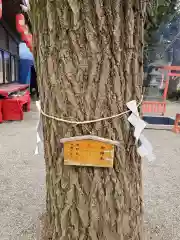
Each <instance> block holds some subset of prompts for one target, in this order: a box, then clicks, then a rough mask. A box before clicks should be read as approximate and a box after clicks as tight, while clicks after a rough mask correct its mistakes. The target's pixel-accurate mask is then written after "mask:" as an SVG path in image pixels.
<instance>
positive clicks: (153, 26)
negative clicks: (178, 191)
mask: <svg viewBox="0 0 180 240" xmlns="http://www.w3.org/2000/svg"><path fill="white" fill-rule="evenodd" d="M177 1H178V0H154V1H153V4H149V5H148V8H147V19H146V24H145V42H146V43H147V44H148V43H150V42H151V43H152V41H153V37H152V34H153V32H155V31H157V30H158V28H159V27H160V25H161V24H162V23H166V22H168V21H169V20H170V19H171V17H172V16H174V14H175V12H176V10H175V7H176V4H177Z"/></svg>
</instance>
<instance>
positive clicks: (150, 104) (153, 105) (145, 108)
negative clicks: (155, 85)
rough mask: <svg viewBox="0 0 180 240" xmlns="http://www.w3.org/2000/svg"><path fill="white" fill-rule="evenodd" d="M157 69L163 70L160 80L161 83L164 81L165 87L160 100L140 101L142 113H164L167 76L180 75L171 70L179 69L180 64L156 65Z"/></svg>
mask: <svg viewBox="0 0 180 240" xmlns="http://www.w3.org/2000/svg"><path fill="white" fill-rule="evenodd" d="M158 68H159V69H161V70H163V72H164V73H162V82H161V84H162V85H163V84H164V82H165V88H164V92H163V95H162V101H153V100H151V101H146V100H145V101H143V103H142V114H143V115H144V114H149V113H153V114H160V115H164V114H165V112H166V98H167V93H168V87H169V78H170V77H180V73H177V72H172V71H180V66H161V67H158ZM165 72H166V73H167V79H164V76H165V75H166V74H165Z"/></svg>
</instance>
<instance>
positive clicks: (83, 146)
mask: <svg viewBox="0 0 180 240" xmlns="http://www.w3.org/2000/svg"><path fill="white" fill-rule="evenodd" d="M60 142H61V143H63V144H64V165H75V166H91V167H113V161H114V145H117V146H119V142H117V141H112V140H109V139H105V138H100V137H97V136H91V135H86V136H77V137H71V138H63V139H61V140H60Z"/></svg>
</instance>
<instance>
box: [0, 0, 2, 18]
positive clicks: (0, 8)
mask: <svg viewBox="0 0 180 240" xmlns="http://www.w3.org/2000/svg"><path fill="white" fill-rule="evenodd" d="M1 18H2V0H0V19H1Z"/></svg>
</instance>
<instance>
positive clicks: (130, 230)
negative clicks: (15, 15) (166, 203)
mask: <svg viewBox="0 0 180 240" xmlns="http://www.w3.org/2000/svg"><path fill="white" fill-rule="evenodd" d="M146 2H147V1H142V0H134V1H132V0H114V1H109V0H83V1H80V0H61V1H60V0H51V1H50V0H31V1H30V4H31V13H30V15H31V23H32V30H33V35H34V56H35V60H36V69H37V76H38V83H39V90H40V99H41V107H42V109H43V111H44V112H46V113H48V114H49V115H52V116H58V117H59V118H65V119H74V120H79V121H83V120H89V119H92V118H93V119H97V118H100V117H107V116H111V115H113V114H116V113H119V112H122V111H124V110H126V103H127V102H128V101H130V100H132V99H136V100H139V99H140V98H141V86H142V78H143V41H144V40H143V39H144V20H145V11H146ZM127 117H128V116H126V115H124V116H123V117H122V118H118V119H114V120H111V121H102V122H98V123H93V124H87V125H73V124H65V123H62V122H61V123H60V122H58V121H55V120H52V119H49V118H47V117H43V126H44V146H45V163H46V186H47V213H48V220H49V223H50V226H51V230H52V232H51V233H52V234H51V238H52V239H53V240H54V239H61V240H65V239H70V240H75V239H78V240H85V239H88V240H89V239H92V240H103V239H104V240H105V239H111V240H116V239H118V240H120V239H121V240H126V239H131V240H140V239H144V238H143V216H142V212H143V210H142V176H141V159H140V157H139V156H138V154H137V151H136V146H135V139H134V137H133V129H132V128H131V127H130V125H129V123H128V121H127ZM86 134H93V135H97V136H99V137H104V138H109V139H113V140H117V141H119V142H120V143H121V146H120V147H119V148H116V149H115V160H114V168H113V169H102V168H101V169H100V168H92V167H74V166H73V167H70V166H64V165H63V152H62V148H61V146H60V144H59V140H60V138H64V137H69V136H75V135H86Z"/></svg>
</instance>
